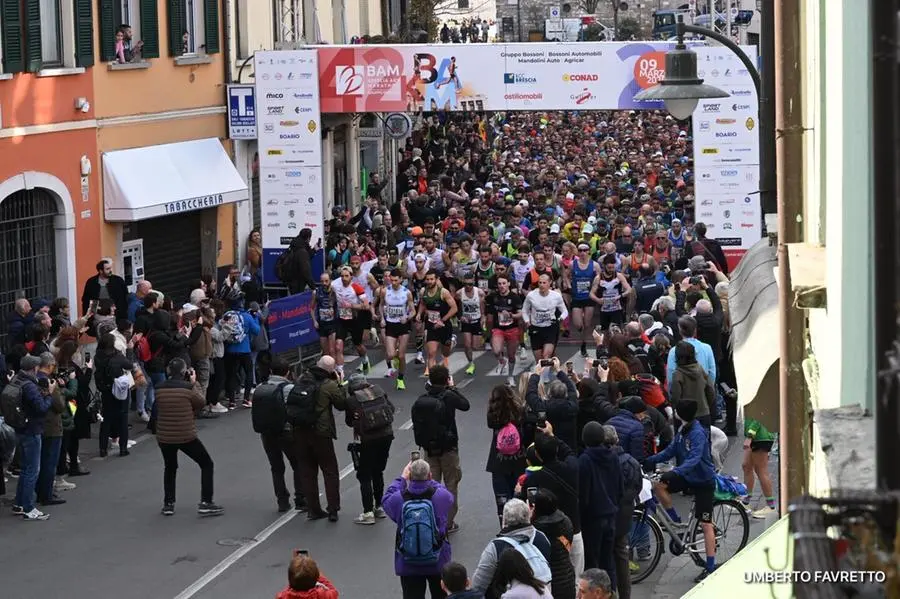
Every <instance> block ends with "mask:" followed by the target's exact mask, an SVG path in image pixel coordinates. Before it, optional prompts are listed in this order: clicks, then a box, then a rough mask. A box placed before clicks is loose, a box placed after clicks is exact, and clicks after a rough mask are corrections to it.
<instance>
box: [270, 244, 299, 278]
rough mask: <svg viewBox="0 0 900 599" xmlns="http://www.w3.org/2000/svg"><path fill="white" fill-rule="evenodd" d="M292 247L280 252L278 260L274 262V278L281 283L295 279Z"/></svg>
mask: <svg viewBox="0 0 900 599" xmlns="http://www.w3.org/2000/svg"><path fill="white" fill-rule="evenodd" d="M293 257H294V247H293V246H291V247H289V248H288V249H286V250H284V251H283V252H281V254H279V255H278V259H277V260H276V261H275V276H276V277H278V279H279V280H280V281H281V282H282V283H288V282H290V280H291V279H293V278H294V277H295V273H294V262H295V261H294V260H293Z"/></svg>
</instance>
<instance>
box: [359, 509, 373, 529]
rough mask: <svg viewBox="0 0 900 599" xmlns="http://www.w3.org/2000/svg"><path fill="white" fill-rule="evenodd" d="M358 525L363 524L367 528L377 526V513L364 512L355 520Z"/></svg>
mask: <svg viewBox="0 0 900 599" xmlns="http://www.w3.org/2000/svg"><path fill="white" fill-rule="evenodd" d="M354 522H355V523H357V524H362V525H365V526H371V525H373V524H375V513H374V512H363V513H361V514H360V515H359V516H357V517H356V520H354Z"/></svg>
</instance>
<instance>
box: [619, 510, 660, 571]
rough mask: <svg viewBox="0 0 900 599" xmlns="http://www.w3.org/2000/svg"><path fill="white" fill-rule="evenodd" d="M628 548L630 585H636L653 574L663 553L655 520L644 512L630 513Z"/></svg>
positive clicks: (657, 524)
mask: <svg viewBox="0 0 900 599" xmlns="http://www.w3.org/2000/svg"><path fill="white" fill-rule="evenodd" d="M628 547H629V548H630V556H629V570H630V572H631V583H632V584H637V583H639V582H641V581H642V580H644V579H646V578H647V577H648V576H650V575H651V574H653V571H654V570H655V569H656V567H657V566H658V565H659V560H660V559H662V554H663V551H665V547H664V545H663V532H662V529H661V528H660V527H659V523H658V522H657V521H656V518H654V517H653V516H651V515H650V514H647V515H646V516H645V515H644V510H634V511H633V512H632V514H631V531H630V532H629V534H628Z"/></svg>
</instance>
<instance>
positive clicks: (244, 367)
mask: <svg viewBox="0 0 900 599" xmlns="http://www.w3.org/2000/svg"><path fill="white" fill-rule="evenodd" d="M219 324H220V326H221V327H222V339H223V340H224V341H225V372H226V373H227V376H228V383H227V385H226V393H227V396H228V400H229V404H230V405H229V406H228V407H229V408H233V407H235V405H236V403H237V396H238V394H239V392H240V390H241V385H242V384H243V387H244V402H243V406H244V407H245V408H250V407H253V402H251V401H250V393H251V391H252V390H253V378H254V377H253V359H252V357H251V354H250V338H251V337H255V336H256V335H259V332H260V326H259V320H258V319H256V318H255V317H254V316H253V315H252V314H250V313H249V312H248V311H247V310H246V309H245V308H244V298H243V297H242V296H240V297H236V298H234V299H232V300H231V309H230V310H228V312H226V313H225V314H223V315H222V319H221V321H220V322H219ZM241 373H243V377H244V378H243V383H241V378H240V377H241Z"/></svg>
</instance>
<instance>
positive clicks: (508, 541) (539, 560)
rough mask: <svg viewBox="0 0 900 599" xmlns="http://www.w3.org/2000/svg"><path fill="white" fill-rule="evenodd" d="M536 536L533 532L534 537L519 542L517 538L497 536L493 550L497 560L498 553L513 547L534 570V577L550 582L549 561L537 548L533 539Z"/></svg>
mask: <svg viewBox="0 0 900 599" xmlns="http://www.w3.org/2000/svg"><path fill="white" fill-rule="evenodd" d="M536 538H537V533H535V537H534V538H532V540H530V541H527V542H525V543H520V542H519V541H518V540H516V539H514V538H512V537H499V538H497V539H494V551H495V552H496V554H497V559H498V560H499V558H500V554H501V553H503V551H504V550H505V549H506V548H508V547H514V548H515V550H516V551H518V552H519V553H521V554H522V556H523V557H524V558H525V560H526V561H527V562H528V565H529V566H531V570H532V571H533V572H534V577H535V578H537V579H538V580H540V581H541V582H544V583H547V584H549V583H550V580H551V579H552V578H553V575H552V574H551V573H550V563H549V562H548V561H547V556H546V555H544V553H543V552H542V551H541V550H540V549H538V547H537V545H535V544H534V541H535V540H536ZM547 553H548V554H549V553H550V547H549V544H548V547H547Z"/></svg>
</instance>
